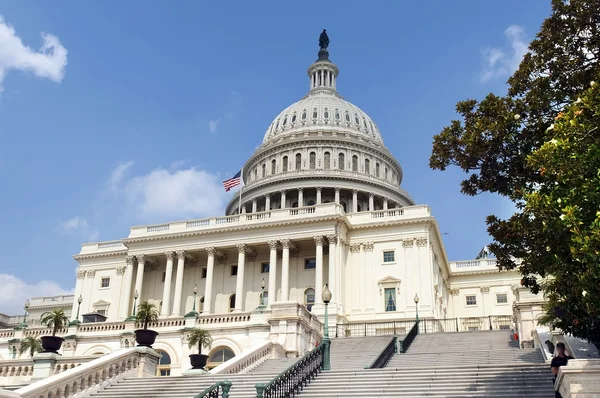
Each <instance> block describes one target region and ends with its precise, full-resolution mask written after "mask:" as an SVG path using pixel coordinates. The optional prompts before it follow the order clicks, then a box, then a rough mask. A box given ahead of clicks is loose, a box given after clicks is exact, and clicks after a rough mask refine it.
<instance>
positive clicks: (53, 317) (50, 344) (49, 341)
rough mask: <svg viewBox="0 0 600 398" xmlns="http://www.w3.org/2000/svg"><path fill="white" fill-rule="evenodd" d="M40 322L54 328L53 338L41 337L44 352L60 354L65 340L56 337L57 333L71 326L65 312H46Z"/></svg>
mask: <svg viewBox="0 0 600 398" xmlns="http://www.w3.org/2000/svg"><path fill="white" fill-rule="evenodd" d="M40 322H41V324H42V325H45V326H47V327H49V328H52V336H42V337H40V339H41V340H42V348H43V349H44V352H53V353H55V354H58V350H60V347H61V346H62V343H63V341H64V339H63V338H62V337H58V336H56V332H58V330H59V329H62V328H64V327H65V326H67V325H68V324H69V319H68V318H67V317H66V316H65V311H63V310H60V309H56V310H52V311H49V312H44V313H43V314H42V317H41V320H40Z"/></svg>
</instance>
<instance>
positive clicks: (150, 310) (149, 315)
mask: <svg viewBox="0 0 600 398" xmlns="http://www.w3.org/2000/svg"><path fill="white" fill-rule="evenodd" d="M159 316H160V314H159V312H158V309H157V308H156V305H155V304H152V303H149V302H147V301H144V302H142V303H140V305H138V307H137V313H136V314H135V321H136V323H137V324H138V325H141V326H142V328H143V329H144V330H146V329H148V324H150V323H152V322H156V321H158V317H159Z"/></svg>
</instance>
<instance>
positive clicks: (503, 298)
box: [496, 293, 508, 304]
mask: <svg viewBox="0 0 600 398" xmlns="http://www.w3.org/2000/svg"><path fill="white" fill-rule="evenodd" d="M496 303H497V304H508V295H507V294H506V293H498V294H496Z"/></svg>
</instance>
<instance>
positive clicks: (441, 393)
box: [302, 331, 554, 398]
mask: <svg viewBox="0 0 600 398" xmlns="http://www.w3.org/2000/svg"><path fill="white" fill-rule="evenodd" d="M333 356H334V354H333V352H332V364H333ZM335 360H336V361H339V362H343V361H344V359H343V358H336V359H335ZM302 395H305V396H308V397H315V398H325V397H327V398H330V397H344V398H346V397H373V398H376V397H420V396H428V397H548V398H550V397H553V396H554V392H553V387H552V375H551V372H550V369H549V366H548V365H546V364H545V363H544V361H543V359H542V355H541V353H540V352H539V351H537V350H533V349H531V350H519V349H518V348H517V346H516V344H513V343H512V342H511V341H510V338H509V334H508V333H507V332H506V331H485V332H464V333H440V334H425V335H418V336H417V337H416V338H415V340H414V342H413V344H412V345H411V346H410V348H409V349H408V352H407V353H405V354H396V355H394V357H392V359H391V360H390V362H389V363H388V366H387V367H386V368H383V369H363V370H358V369H357V370H354V371H352V370H348V369H346V370H336V369H335V368H334V367H333V365H332V370H331V371H329V372H323V373H321V374H320V375H319V376H318V377H317V378H316V379H315V380H314V381H313V382H312V383H311V384H309V385H308V386H307V387H305V389H304V391H303V392H302Z"/></svg>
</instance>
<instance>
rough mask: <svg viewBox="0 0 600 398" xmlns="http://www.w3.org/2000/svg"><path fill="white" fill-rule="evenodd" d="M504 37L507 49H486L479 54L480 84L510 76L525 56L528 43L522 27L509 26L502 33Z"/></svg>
mask: <svg viewBox="0 0 600 398" xmlns="http://www.w3.org/2000/svg"><path fill="white" fill-rule="evenodd" d="M504 36H506V38H507V40H508V47H509V48H504V49H502V48H486V49H484V50H482V52H481V53H482V57H483V62H484V66H483V70H482V72H481V76H480V78H481V81H482V82H487V81H490V80H495V79H498V78H503V77H508V76H510V75H511V74H512V73H513V72H514V71H516V70H517V68H518V67H519V64H520V63H521V60H522V59H523V57H524V56H525V54H527V47H528V45H529V43H528V42H527V40H526V38H525V30H524V29H523V27H521V26H518V25H511V26H509V27H508V28H506V30H505V31H504Z"/></svg>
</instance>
